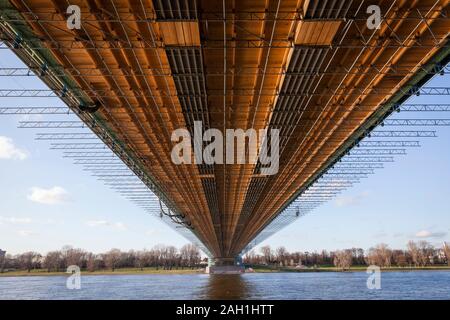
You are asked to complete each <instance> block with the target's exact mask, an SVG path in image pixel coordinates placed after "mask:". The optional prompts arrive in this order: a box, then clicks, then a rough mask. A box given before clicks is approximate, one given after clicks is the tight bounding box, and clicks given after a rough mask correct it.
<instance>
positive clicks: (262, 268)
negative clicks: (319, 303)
mask: <svg viewBox="0 0 450 320" xmlns="http://www.w3.org/2000/svg"><path fill="white" fill-rule="evenodd" d="M252 269H253V270H254V271H255V272H257V273H273V272H342V269H339V268H336V267H334V266H320V267H304V268H295V267H270V266H254V267H252ZM366 270H367V266H353V267H350V269H347V270H345V271H346V272H365V271H366ZM439 270H443V271H445V270H448V271H450V266H426V267H389V268H382V269H381V271H383V272H389V271H405V272H407V271H439Z"/></svg>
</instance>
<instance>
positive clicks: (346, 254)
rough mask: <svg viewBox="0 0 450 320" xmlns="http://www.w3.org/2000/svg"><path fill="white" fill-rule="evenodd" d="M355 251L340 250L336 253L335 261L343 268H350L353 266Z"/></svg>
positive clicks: (335, 263) (337, 265)
mask: <svg viewBox="0 0 450 320" xmlns="http://www.w3.org/2000/svg"><path fill="white" fill-rule="evenodd" d="M352 262H353V253H352V250H338V251H336V252H335V253H334V259H333V263H334V265H335V266H336V267H338V268H340V269H342V270H348V269H350V267H351V266H352Z"/></svg>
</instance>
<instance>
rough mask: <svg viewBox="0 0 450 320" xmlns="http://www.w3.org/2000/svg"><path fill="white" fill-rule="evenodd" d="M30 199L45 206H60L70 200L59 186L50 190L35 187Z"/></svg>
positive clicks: (29, 196)
mask: <svg viewBox="0 0 450 320" xmlns="http://www.w3.org/2000/svg"><path fill="white" fill-rule="evenodd" d="M28 199H29V200H31V201H34V202H38V203H43V204H58V203H63V202H66V201H67V200H68V193H67V191H66V190H64V189H63V188H61V187H58V186H55V187H53V188H49V189H43V188H38V187H33V188H31V194H30V195H28Z"/></svg>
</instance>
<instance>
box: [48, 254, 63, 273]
mask: <svg viewBox="0 0 450 320" xmlns="http://www.w3.org/2000/svg"><path fill="white" fill-rule="evenodd" d="M62 262H63V261H62V255H61V251H50V252H49V253H47V255H46V256H45V258H44V267H45V268H46V269H47V272H50V271H52V270H55V271H59V269H60V268H61V265H62Z"/></svg>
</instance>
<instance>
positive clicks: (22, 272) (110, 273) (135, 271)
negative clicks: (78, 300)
mask: <svg viewBox="0 0 450 320" xmlns="http://www.w3.org/2000/svg"><path fill="white" fill-rule="evenodd" d="M253 270H254V271H253V272H247V273H309V272H365V271H366V270H367V267H359V266H358V267H351V268H350V269H349V270H345V271H342V270H340V269H338V268H335V267H317V268H305V269H294V268H289V267H287V268H286V267H285V268H269V267H255V268H253ZM381 271H382V272H396V271H397V272H411V271H450V266H429V267H403V268H402V267H390V268H382V269H381ZM81 274H82V275H83V276H114V275H117V276H120V275H183V274H205V270H204V269H172V270H163V269H158V270H157V269H154V268H148V269H144V270H140V269H116V270H115V271H111V270H99V271H93V272H89V271H81ZM69 275H70V274H69V273H66V272H63V271H59V272H56V271H51V272H48V271H47V270H42V269H40V270H32V271H31V272H27V271H25V270H20V271H7V272H3V273H0V278H2V277H5V278H6V277H40V276H43V277H51V276H69Z"/></svg>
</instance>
